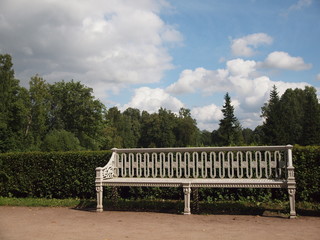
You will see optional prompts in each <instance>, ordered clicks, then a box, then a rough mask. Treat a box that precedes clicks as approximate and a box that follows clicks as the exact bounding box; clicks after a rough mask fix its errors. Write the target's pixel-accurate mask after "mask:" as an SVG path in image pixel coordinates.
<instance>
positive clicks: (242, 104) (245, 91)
mask: <svg viewBox="0 0 320 240" xmlns="http://www.w3.org/2000/svg"><path fill="white" fill-rule="evenodd" d="M258 65H259V64H258V63H257V62H255V61H253V60H243V59H240V58H238V59H232V60H229V61H227V62H226V68H225V69H218V70H207V69H204V68H197V69H195V70H184V71H183V72H182V73H181V75H180V78H179V80H178V81H177V82H176V83H173V84H172V85H170V86H169V87H168V88H167V91H168V92H170V93H173V94H189V93H194V92H199V91H200V92H202V93H203V94H204V95H213V94H214V93H216V92H224V93H226V92H229V93H231V96H232V104H233V105H234V107H235V109H236V114H237V117H238V118H239V120H240V121H241V124H242V125H243V126H244V127H251V128H254V127H256V126H257V125H258V124H261V118H260V111H261V107H262V106H263V104H264V103H265V102H267V101H268V99H269V94H270V90H271V89H272V87H273V85H276V87H277V89H278V91H279V94H280V95H282V94H283V93H284V92H285V91H286V89H288V88H293V89H294V88H304V87H305V86H306V85H309V84H308V83H306V82H300V83H288V82H281V81H278V82H276V81H272V80H271V79H270V78H269V77H268V76H264V75H261V73H258V72H257V69H256V68H257V67H258ZM219 111H220V109H219V108H218V107H216V106H215V105H209V106H204V107H197V108H194V109H192V114H193V116H194V117H195V118H196V120H197V123H198V126H199V128H200V129H207V130H213V129H217V126H218V123H219V121H218V120H219V119H221V116H222V115H221V112H220V113H219Z"/></svg>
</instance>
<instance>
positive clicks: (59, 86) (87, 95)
mask: <svg viewBox="0 0 320 240" xmlns="http://www.w3.org/2000/svg"><path fill="white" fill-rule="evenodd" d="M49 93H50V95H51V108H50V116H49V128H50V129H51V130H53V129H58V130H62V129H64V130H66V131H68V132H71V133H73V134H75V136H76V137H77V138H78V139H79V140H80V143H81V146H83V147H84V148H86V149H92V150H96V149H99V148H100V146H101V144H102V141H103V139H102V138H101V136H102V131H103V128H104V119H103V113H104V105H103V104H102V103H101V102H100V101H99V100H95V99H94V97H93V96H92V89H91V88H88V87H86V86H84V85H82V84H81V83H80V82H74V81H71V82H64V81H61V82H57V83H55V84H53V85H50V87H49Z"/></svg>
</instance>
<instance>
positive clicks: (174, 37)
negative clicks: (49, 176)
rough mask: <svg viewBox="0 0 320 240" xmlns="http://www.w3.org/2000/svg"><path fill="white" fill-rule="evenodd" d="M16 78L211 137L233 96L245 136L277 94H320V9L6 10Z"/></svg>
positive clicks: (149, 0) (294, 0)
mask: <svg viewBox="0 0 320 240" xmlns="http://www.w3.org/2000/svg"><path fill="white" fill-rule="evenodd" d="M0 33H1V35H0V53H2V54H3V53H9V54H11V55H12V56H13V61H14V69H15V73H16V77H17V78H18V79H20V81H21V84H22V85H24V86H27V85H28V82H29V80H30V78H31V77H32V76H34V75H35V74H39V75H40V76H42V77H43V78H44V79H45V80H46V81H48V82H50V83H53V82H57V81H60V80H62V79H63V80H65V81H69V80H71V79H74V80H75V81H81V82H82V83H84V84H85V85H87V86H89V87H92V88H93V90H94V95H95V96H96V97H97V98H99V99H100V100H101V101H102V102H103V103H104V104H105V105H106V106H107V108H110V107H113V106H117V107H119V108H120V109H121V110H124V109H126V108H127V107H135V108H139V109H141V110H146V111H149V112H156V111H157V110H158V109H159V108H160V107H164V108H167V109H169V110H172V111H173V112H178V111H179V108H181V107H185V108H189V109H190V110H191V113H192V116H193V117H194V118H195V119H196V120H197V122H198V126H199V128H200V129H207V130H210V131H211V130H213V129H216V128H217V127H218V124H219V119H221V118H222V114H221V107H222V105H223V97H224V95H225V93H226V92H229V93H230V95H231V98H232V100H233V105H234V106H235V109H236V116H237V117H238V119H239V120H240V123H241V124H242V126H243V127H250V128H255V127H256V126H257V125H259V124H261V123H262V119H261V118H260V110H261V106H263V103H264V102H266V101H267V100H268V96H269V92H270V89H271V88H272V86H273V85H276V86H277V88H278V90H279V92H280V94H282V93H283V92H284V91H285V90H286V89H287V88H296V87H299V88H304V86H305V85H311V86H314V87H316V88H317V90H318V94H319V93H320V61H319V56H320V47H319V42H320V1H319V0H282V1H276V0H241V1H240V0H237V1H236V0H227V1H218V0H167V1H165V0H159V1H157V0H134V1H133V0H108V1H105V0H95V1H76V0H70V1H68V2H66V1H63V0H52V1H43V0H28V1H26V0H3V1H1V2H0Z"/></svg>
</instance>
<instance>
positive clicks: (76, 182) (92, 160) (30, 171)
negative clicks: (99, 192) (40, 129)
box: [0, 151, 111, 198]
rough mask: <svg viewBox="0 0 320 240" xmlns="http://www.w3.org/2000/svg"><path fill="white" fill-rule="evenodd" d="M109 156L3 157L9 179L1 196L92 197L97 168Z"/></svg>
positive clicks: (0, 160)
mask: <svg viewBox="0 0 320 240" xmlns="http://www.w3.org/2000/svg"><path fill="white" fill-rule="evenodd" d="M110 156H111V153H110V152H109V151H99V152H52V153H40V152H33V153H7V154H0V164H1V165H2V166H1V165H0V169H2V171H3V172H4V173H5V174H6V176H7V177H8V181H7V182H6V183H4V184H3V185H4V186H3V187H2V188H1V189H0V191H1V195H2V196H14V197H47V198H73V197H78V198H93V197H95V185H94V180H95V168H96V167H98V166H104V165H105V164H106V163H107V162H108V160H109V159H110Z"/></svg>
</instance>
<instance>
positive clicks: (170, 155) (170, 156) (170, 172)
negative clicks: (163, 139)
mask: <svg viewBox="0 0 320 240" xmlns="http://www.w3.org/2000/svg"><path fill="white" fill-rule="evenodd" d="M173 159H174V155H173V153H172V152H170V153H168V158H167V161H166V164H167V169H168V173H167V176H168V177H169V178H172V177H173V174H174V170H173Z"/></svg>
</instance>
